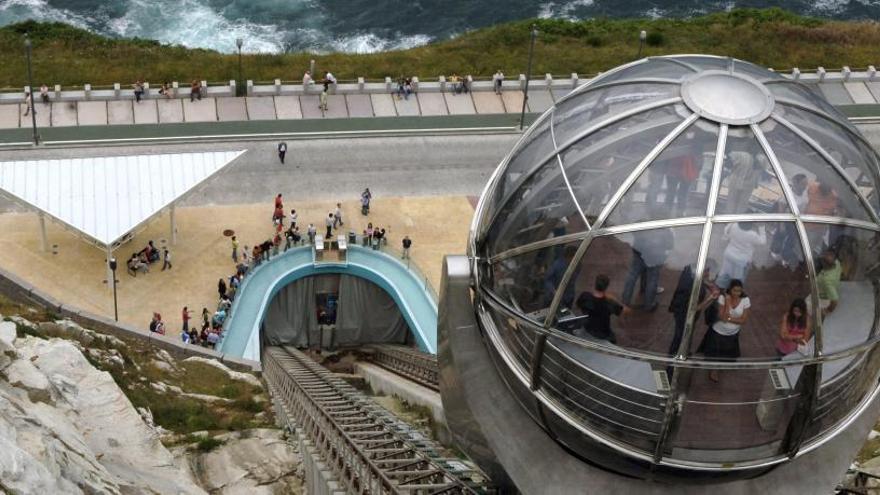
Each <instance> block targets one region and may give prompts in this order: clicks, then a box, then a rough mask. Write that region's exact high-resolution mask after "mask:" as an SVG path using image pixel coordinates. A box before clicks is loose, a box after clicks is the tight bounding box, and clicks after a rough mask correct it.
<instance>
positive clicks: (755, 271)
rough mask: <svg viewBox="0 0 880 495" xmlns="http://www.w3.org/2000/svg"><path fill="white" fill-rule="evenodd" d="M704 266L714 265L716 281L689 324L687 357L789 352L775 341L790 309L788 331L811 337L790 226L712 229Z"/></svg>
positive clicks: (805, 282) (807, 288)
mask: <svg viewBox="0 0 880 495" xmlns="http://www.w3.org/2000/svg"><path fill="white" fill-rule="evenodd" d="M707 266H710V267H712V268H713V270H714V269H715V267H717V273H718V277H717V278H716V280H715V286H716V289H715V290H713V291H711V293H709V294H708V295H707V299H704V300H703V302H702V303H701V309H703V310H704V311H703V313H704V317H703V318H702V319H701V320H700V321H697V322H696V325H695V326H694V332H693V339H692V341H691V351H692V352H693V353H696V354H698V355H701V356H704V357H705V359H708V360H726V361H730V360H750V359H752V360H753V359H768V358H774V357H779V356H780V355H782V354H784V353H789V352H793V349H792V348H791V347H792V346H791V345H789V343H788V342H787V341H786V342H780V335H781V332H782V328H781V327H782V322H783V317H784V316H785V315H786V314H787V313H788V312H789V310H790V309H791V307H792V306H793V305H797V306H798V307H799V308H800V317H799V319H798V320H797V322H798V323H797V328H796V329H794V330H792V333H793V334H794V333H795V332H797V334H798V335H801V336H802V340H804V341H806V342H809V341H810V340H811V339H812V333H813V328H812V325H811V324H810V315H809V310H808V309H807V307H806V301H808V300H809V298H810V294H811V292H812V290H811V285H810V279H809V273H808V270H807V267H806V265H805V263H804V256H803V249H802V247H801V242H800V238H799V237H798V234H797V228H796V225H795V224H794V223H793V222H766V223H762V222H736V223H723V224H716V225H714V226H713V227H712V238H711V241H710V243H709V253H708V257H707ZM736 281H739V282H740V288H739V294H736V292H737V290H736V289H735V287H736V286H737V283H736ZM794 348H795V350H796V348H797V344H795V345H794Z"/></svg>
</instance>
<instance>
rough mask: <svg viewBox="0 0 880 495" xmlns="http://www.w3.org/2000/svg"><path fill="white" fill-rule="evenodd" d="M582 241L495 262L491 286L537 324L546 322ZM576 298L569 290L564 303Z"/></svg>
mask: <svg viewBox="0 0 880 495" xmlns="http://www.w3.org/2000/svg"><path fill="white" fill-rule="evenodd" d="M579 245H580V242H573V243H569V244H561V245H556V246H550V247H547V248H543V249H537V250H535V251H531V252H528V253H526V254H522V255H520V256H513V257H511V258H507V259H505V260H502V261H499V262H496V263H493V264H492V266H491V272H490V281H489V284H490V287H491V290H492V292H494V293H495V295H496V296H498V298H499V299H501V300H502V301H504V302H506V303H507V304H509V305H510V306H512V307H513V308H514V309H516V310H517V311H520V312H522V313H523V315H524V316H525V317H526V318H529V319H531V320H533V321H536V322H538V323H543V322H544V319H545V318H546V315H547V310H548V309H549V307H550V303H551V302H552V301H553V296H554V294H555V293H556V288H557V287H558V286H559V283H560V282H561V281H562V277H563V275H564V274H565V271H566V270H567V269H568V265H569V264H571V260H572V259H573V258H574V254H575V251H577V248H578V246H579ZM573 300H574V289H573V288H572V289H570V293H569V292H568V291H566V294H565V297H564V298H563V303H564V304H570V301H573Z"/></svg>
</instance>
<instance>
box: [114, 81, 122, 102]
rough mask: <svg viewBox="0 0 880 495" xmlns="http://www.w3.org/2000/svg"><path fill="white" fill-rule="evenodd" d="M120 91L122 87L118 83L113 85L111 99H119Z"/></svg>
mask: <svg viewBox="0 0 880 495" xmlns="http://www.w3.org/2000/svg"><path fill="white" fill-rule="evenodd" d="M121 90H122V86H121V85H120V84H119V83H113V98H117V99H118V98H119V92H120V91H121Z"/></svg>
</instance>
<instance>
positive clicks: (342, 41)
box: [332, 33, 431, 53]
mask: <svg viewBox="0 0 880 495" xmlns="http://www.w3.org/2000/svg"><path fill="white" fill-rule="evenodd" d="M430 42H431V37H430V36H428V35H425V34H415V35H409V36H404V35H398V36H396V37H394V38H392V39H388V38H381V37H379V36H376V35H375V34H373V33H362V34H356V35H354V36H346V37H343V38H338V39H336V40H334V41H333V42H332V49H333V50H335V51H340V52H347V53H374V52H382V51H387V50H405V49H407V48H413V47H416V46H421V45H425V44H427V43H430Z"/></svg>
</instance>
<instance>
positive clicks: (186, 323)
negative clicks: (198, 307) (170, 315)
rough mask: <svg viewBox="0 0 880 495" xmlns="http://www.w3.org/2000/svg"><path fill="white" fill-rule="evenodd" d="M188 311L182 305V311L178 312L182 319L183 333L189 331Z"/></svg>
mask: <svg viewBox="0 0 880 495" xmlns="http://www.w3.org/2000/svg"><path fill="white" fill-rule="evenodd" d="M190 313H192V311H190V310H189V309H188V308H187V307H186V306H184V307H183V311H181V312H180V318H181V319H182V320H183V331H184V333H189V318H190V316H189V315H190Z"/></svg>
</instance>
